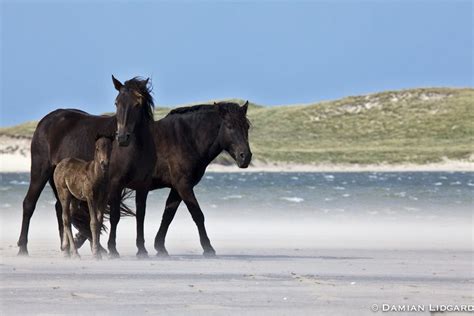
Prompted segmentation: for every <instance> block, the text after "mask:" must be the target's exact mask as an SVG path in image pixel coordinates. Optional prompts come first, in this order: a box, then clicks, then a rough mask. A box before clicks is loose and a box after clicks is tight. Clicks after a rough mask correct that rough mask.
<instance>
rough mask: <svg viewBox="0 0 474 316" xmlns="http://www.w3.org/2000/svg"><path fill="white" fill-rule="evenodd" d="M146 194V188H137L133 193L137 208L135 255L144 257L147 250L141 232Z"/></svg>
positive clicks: (146, 255) (146, 254)
mask: <svg viewBox="0 0 474 316" xmlns="http://www.w3.org/2000/svg"><path fill="white" fill-rule="evenodd" d="M147 196H148V190H146V189H145V190H143V189H139V190H137V191H136V195H135V205H136V208H137V214H136V217H137V240H136V244H137V248H138V252H137V257H139V258H146V257H148V251H146V248H145V237H144V233H143V223H144V221H145V210H146V198H147Z"/></svg>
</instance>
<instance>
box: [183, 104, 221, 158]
mask: <svg viewBox="0 0 474 316" xmlns="http://www.w3.org/2000/svg"><path fill="white" fill-rule="evenodd" d="M202 115H203V116H206V115H207V114H204V113H203V114H202ZM209 115H212V114H209ZM219 120H220V118H219ZM198 122H199V123H197V124H193V125H191V126H190V127H191V130H192V133H191V134H190V135H189V136H188V137H190V139H191V141H192V142H194V145H195V146H194V147H195V148H196V149H197V151H198V154H199V156H200V157H199V158H200V159H199V160H200V161H201V162H203V163H204V164H206V166H207V165H208V164H209V163H211V161H212V160H214V158H216V157H217V156H218V155H219V154H220V153H221V152H222V150H223V149H222V147H221V145H220V143H219V141H218V136H219V129H220V125H221V121H216V120H213V119H210V118H206V117H204V118H203V119H202V120H198Z"/></svg>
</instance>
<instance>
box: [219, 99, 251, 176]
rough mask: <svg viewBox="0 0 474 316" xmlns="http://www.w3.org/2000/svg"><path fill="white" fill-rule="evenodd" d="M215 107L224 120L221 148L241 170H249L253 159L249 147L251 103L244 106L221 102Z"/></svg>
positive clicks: (220, 138) (220, 139) (221, 132)
mask: <svg viewBox="0 0 474 316" xmlns="http://www.w3.org/2000/svg"><path fill="white" fill-rule="evenodd" d="M215 105H216V106H218V107H219V114H220V117H221V118H222V124H221V128H220V130H219V136H218V137H219V141H220V143H221V146H222V147H223V148H224V150H225V151H227V152H228V153H229V154H230V155H231V156H232V158H234V160H235V162H236V163H237V165H238V166H239V168H247V167H248V166H249V164H250V160H251V159H252V152H251V151H250V145H249V128H250V123H249V120H248V119H247V108H248V105H249V102H248V101H247V102H245V104H244V105H242V106H239V105H238V104H236V103H232V102H219V103H215Z"/></svg>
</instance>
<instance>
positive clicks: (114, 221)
mask: <svg viewBox="0 0 474 316" xmlns="http://www.w3.org/2000/svg"><path fill="white" fill-rule="evenodd" d="M120 192H121V188H119V187H118V186H112V187H111V190H110V191H109V205H110V233H109V241H108V243H107V247H108V248H109V257H110V258H112V259H113V258H119V257H120V254H119V253H118V251H117V248H116V238H117V225H118V223H119V221H120V198H121V193H120Z"/></svg>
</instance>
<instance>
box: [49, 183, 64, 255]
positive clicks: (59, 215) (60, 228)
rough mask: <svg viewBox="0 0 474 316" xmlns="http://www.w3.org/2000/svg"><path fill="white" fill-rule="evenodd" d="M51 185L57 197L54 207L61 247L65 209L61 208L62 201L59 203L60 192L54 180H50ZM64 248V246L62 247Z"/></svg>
mask: <svg viewBox="0 0 474 316" xmlns="http://www.w3.org/2000/svg"><path fill="white" fill-rule="evenodd" d="M49 185H50V186H51V188H52V189H53V193H54V196H55V197H56V203H55V204H54V207H55V208H56V219H57V220H58V231H59V238H60V245H62V243H63V217H62V214H63V208H62V207H61V201H59V196H58V190H57V189H56V186H55V185H54V179H53V178H51V179H49ZM61 247H62V246H61Z"/></svg>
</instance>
